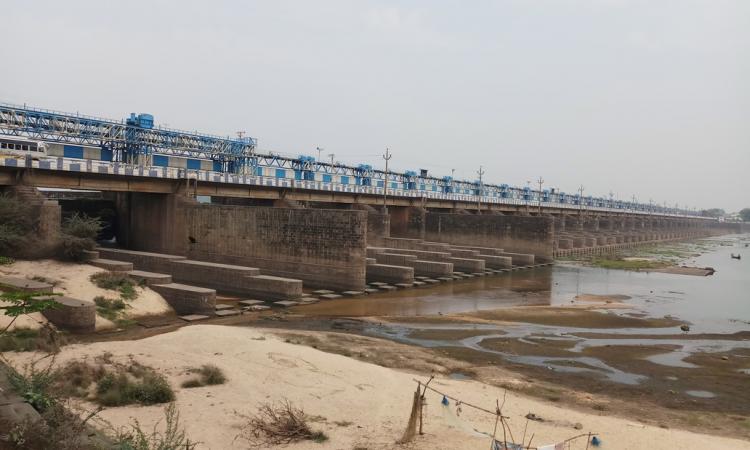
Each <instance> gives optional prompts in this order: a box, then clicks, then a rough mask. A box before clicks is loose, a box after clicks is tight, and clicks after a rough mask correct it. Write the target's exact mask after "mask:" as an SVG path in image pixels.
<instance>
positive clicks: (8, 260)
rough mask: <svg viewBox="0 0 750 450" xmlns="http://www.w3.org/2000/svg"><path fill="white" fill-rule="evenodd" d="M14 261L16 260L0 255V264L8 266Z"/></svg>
mask: <svg viewBox="0 0 750 450" xmlns="http://www.w3.org/2000/svg"><path fill="white" fill-rule="evenodd" d="M14 262H16V260H15V259H13V258H11V257H9V256H0V266H9V265H11V264H13V263H14Z"/></svg>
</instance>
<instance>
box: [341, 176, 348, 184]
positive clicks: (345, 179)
mask: <svg viewBox="0 0 750 450" xmlns="http://www.w3.org/2000/svg"><path fill="white" fill-rule="evenodd" d="M341 184H349V177H345V176H342V177H341Z"/></svg>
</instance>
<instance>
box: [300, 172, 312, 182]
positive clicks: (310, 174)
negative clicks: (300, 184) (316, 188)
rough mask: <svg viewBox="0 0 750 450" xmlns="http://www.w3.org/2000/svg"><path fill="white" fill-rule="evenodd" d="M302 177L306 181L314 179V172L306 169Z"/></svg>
mask: <svg viewBox="0 0 750 450" xmlns="http://www.w3.org/2000/svg"><path fill="white" fill-rule="evenodd" d="M302 175H303V178H304V179H305V180H307V181H315V172H313V171H310V170H306V171H305V172H304V173H303V174H302Z"/></svg>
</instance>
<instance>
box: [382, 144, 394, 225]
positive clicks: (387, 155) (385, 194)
mask: <svg viewBox="0 0 750 450" xmlns="http://www.w3.org/2000/svg"><path fill="white" fill-rule="evenodd" d="M392 157H393V155H392V154H391V152H390V150H389V149H388V147H386V148H385V154H384V155H383V159H384V160H385V181H384V182H383V212H384V213H387V212H388V206H387V204H386V203H387V201H388V161H390V160H391V158H392Z"/></svg>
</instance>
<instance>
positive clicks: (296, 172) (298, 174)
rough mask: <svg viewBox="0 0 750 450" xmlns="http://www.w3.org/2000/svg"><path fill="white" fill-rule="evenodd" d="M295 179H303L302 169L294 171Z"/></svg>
mask: <svg viewBox="0 0 750 450" xmlns="http://www.w3.org/2000/svg"><path fill="white" fill-rule="evenodd" d="M294 179H295V180H301V179H302V171H300V170H295V171H294Z"/></svg>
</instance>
